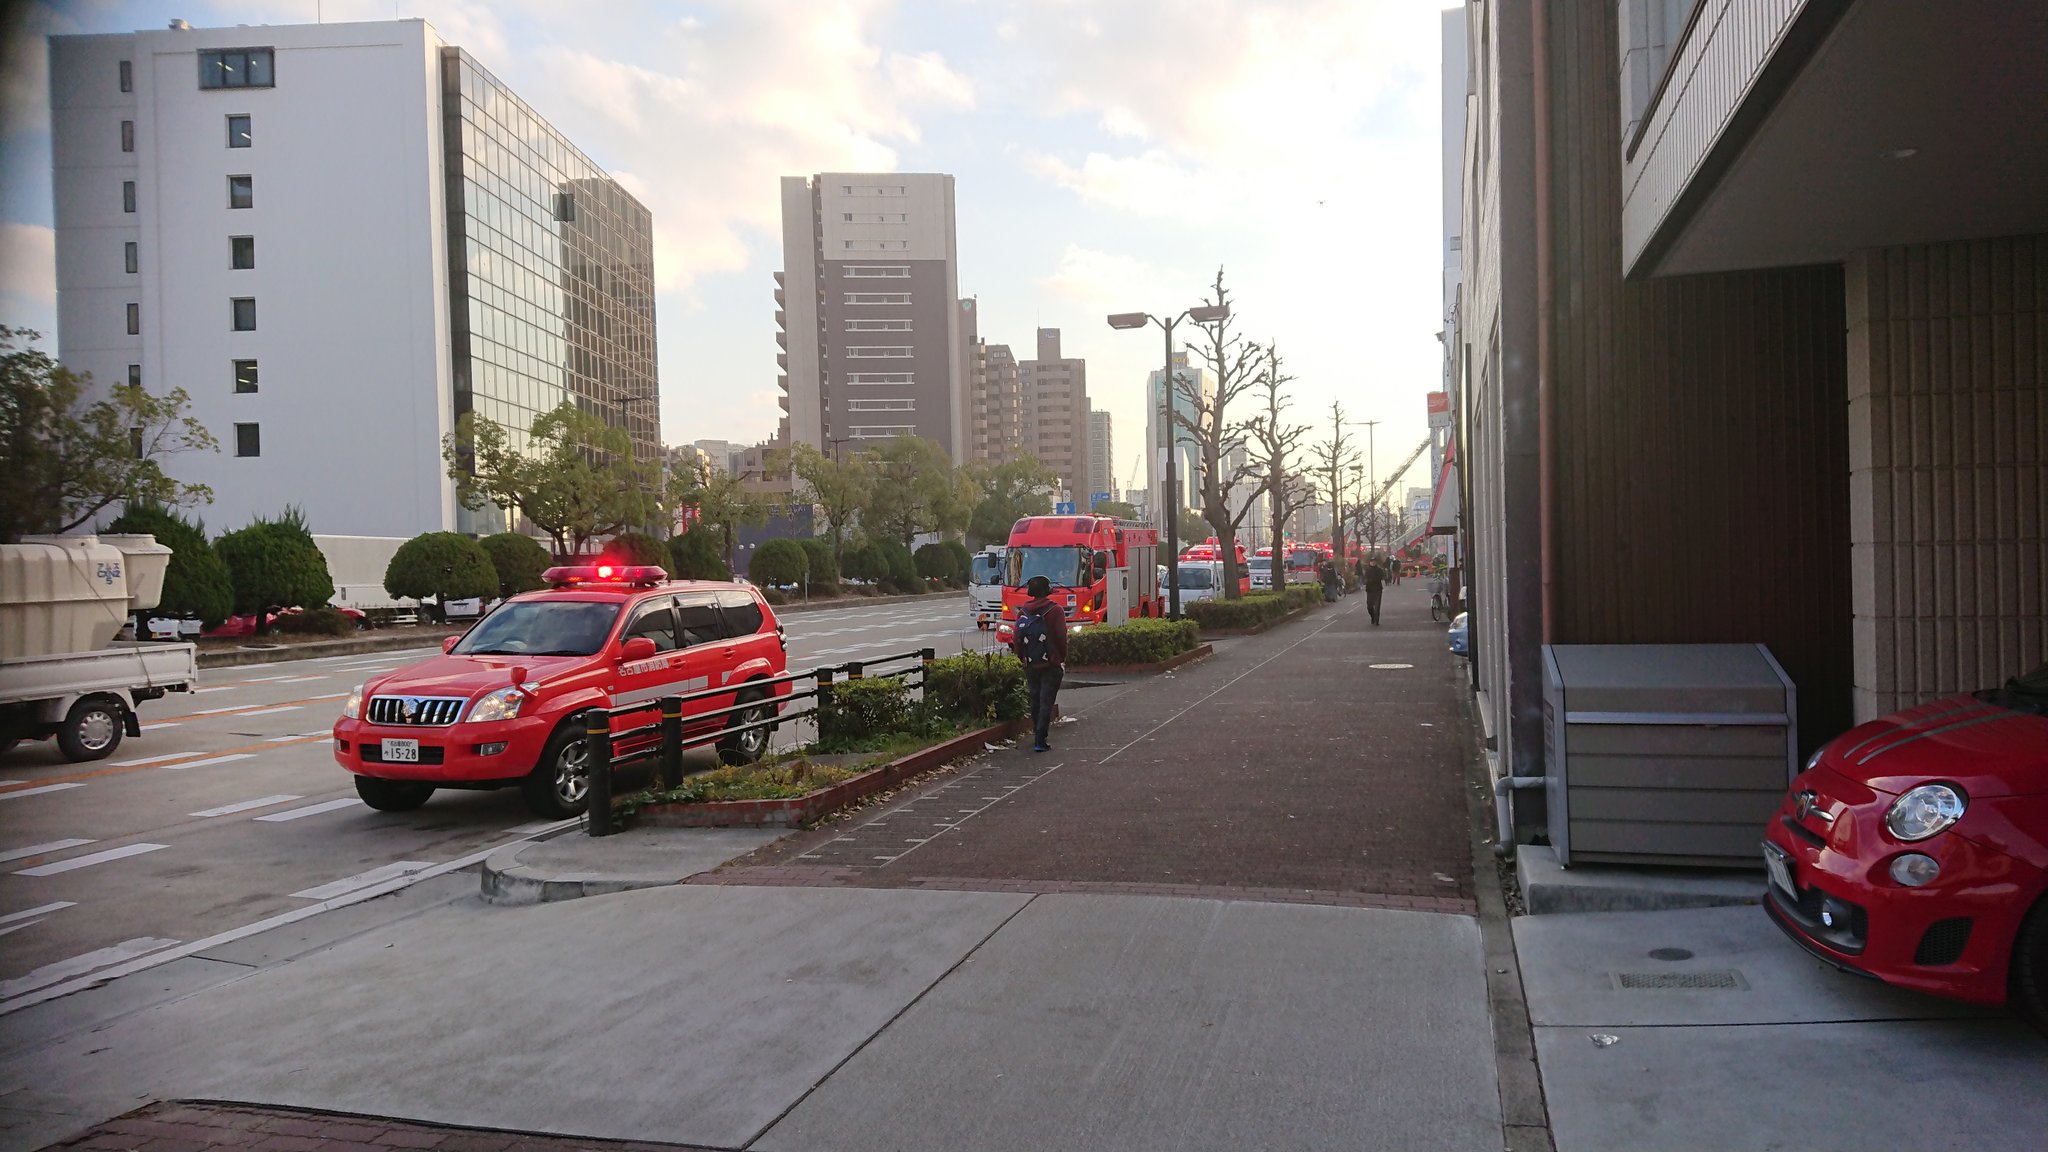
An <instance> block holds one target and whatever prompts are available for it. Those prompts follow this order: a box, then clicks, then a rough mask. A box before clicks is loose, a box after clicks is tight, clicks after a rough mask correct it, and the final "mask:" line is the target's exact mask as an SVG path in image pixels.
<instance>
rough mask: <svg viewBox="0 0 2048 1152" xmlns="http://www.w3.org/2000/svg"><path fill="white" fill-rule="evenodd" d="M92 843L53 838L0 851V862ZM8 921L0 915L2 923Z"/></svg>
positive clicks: (44, 854) (89, 841)
mask: <svg viewBox="0 0 2048 1152" xmlns="http://www.w3.org/2000/svg"><path fill="white" fill-rule="evenodd" d="M90 843H92V841H91V840H52V841H50V842H49V843H48V844H31V845H29V846H28V847H26V848H12V849H9V850H8V851H5V852H0V864H5V863H7V862H8V861H9V860H25V859H27V858H28V857H30V856H47V855H49V854H50V853H52V852H62V851H63V850H65V849H66V848H82V847H84V846H85V845H87V844H90ZM6 922H7V921H6V919H5V918H4V917H0V924H4V923H6Z"/></svg>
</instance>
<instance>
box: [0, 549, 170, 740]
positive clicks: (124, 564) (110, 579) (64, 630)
mask: <svg viewBox="0 0 2048 1152" xmlns="http://www.w3.org/2000/svg"><path fill="white" fill-rule="evenodd" d="M170 560H171V550H170V549H168V548H165V547H164V546H162V545H160V544H158V543H157V542H156V540H155V538H154V537H150V536H99V537H94V536H32V537H28V538H26V539H25V540H23V542H22V543H20V544H6V545H0V753H4V752H6V751H7V750H9V749H11V748H13V747H14V746H15V745H16V744H18V743H20V742H21V741H23V740H47V739H49V738H51V737H53V736H54V737H56V739H57V746H58V747H59V748H60V749H62V750H63V753H64V755H65V757H66V758H67V759H70V760H73V761H81V760H100V759H104V758H105V757H107V756H110V755H112V754H113V751H114V749H116V748H118V747H120V745H121V738H122V737H123V736H139V735H141V732H142V726H141V721H139V720H138V719H137V718H136V709H137V708H138V707H140V706H141V704H142V703H143V702H144V701H147V700H154V699H156V698H158V697H160V696H163V695H164V694H165V693H167V692H189V691H191V690H192V688H193V687H194V686H195V685H196V684H197V683H198V680H199V652H198V649H197V648H195V647H194V646H193V645H191V644H152V643H123V644H115V643H113V639H114V637H115V636H116V635H117V634H118V633H119V632H120V629H121V626H122V625H123V624H125V623H126V622H127V619H128V614H129V613H130V612H131V611H135V610H139V609H148V608H153V607H155V606H156V603H157V601H158V600H159V599H161V598H162V595H163V585H164V572H165V570H166V569H167V568H168V567H169V565H170Z"/></svg>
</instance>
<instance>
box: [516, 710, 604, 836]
mask: <svg viewBox="0 0 2048 1152" xmlns="http://www.w3.org/2000/svg"><path fill="white" fill-rule="evenodd" d="M583 729H584V720H583V717H581V716H571V717H570V718H569V719H568V720H567V721H566V722H564V723H563V725H562V726H561V727H560V728H559V729H557V730H556V731H555V734H554V735H553V736H552V737H550V738H549V740H548V746H547V748H546V749H544V750H543V751H542V752H541V754H540V763H539V764H538V765H536V766H535V767H534V769H533V771H532V772H531V773H529V774H528V775H527V777H526V779H525V780H524V781H522V782H521V783H520V785H519V792H520V794H521V795H522V796H524V797H526V807H527V808H528V809H529V810H531V811H532V812H533V814H534V815H535V816H542V817H546V818H547V819H549V820H567V819H568V818H569V817H571V816H581V815H582V814H583V810H584V809H585V808H587V807H589V805H590V741H589V739H588V738H587V737H586V736H585V735H584V732H583Z"/></svg>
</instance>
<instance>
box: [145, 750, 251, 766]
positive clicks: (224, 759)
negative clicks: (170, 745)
mask: <svg viewBox="0 0 2048 1152" xmlns="http://www.w3.org/2000/svg"><path fill="white" fill-rule="evenodd" d="M255 758H256V754H255V753H254V752H236V753H233V754H231V755H227V756H209V757H207V758H206V759H204V760H187V761H185V762H184V763H182V764H166V765H164V767H166V768H204V767H206V766H208V765H210V764H231V763H233V762H234V761H236V760H254V759H255Z"/></svg>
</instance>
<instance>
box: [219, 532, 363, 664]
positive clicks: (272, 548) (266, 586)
mask: <svg viewBox="0 0 2048 1152" xmlns="http://www.w3.org/2000/svg"><path fill="white" fill-rule="evenodd" d="M213 550H214V552H215V554H216V555H218V556H219V557H220V560H221V563H222V564H224V565H226V566H227V570H228V575H229V576H230V577H231V578H232V579H233V581H234V588H235V611H236V612H238V613H244V614H254V615H255V617H256V632H257V634H258V635H266V634H268V633H269V631H270V622H269V616H270V613H271V612H272V611H274V610H276V609H279V608H317V607H319V606H321V605H323V604H325V603H327V602H328V601H329V600H331V599H333V598H334V580H333V578H332V577H331V576H329V575H328V572H327V557H325V556H323V555H321V553H320V549H318V548H316V547H314V545H313V537H312V534H311V533H310V532H309V531H308V530H307V527H306V523H305V518H304V517H303V516H302V515H300V514H299V513H298V510H297V509H293V508H287V509H286V510H285V515H283V516H281V517H279V518H278V519H275V520H266V519H261V518H259V519H257V520H256V521H255V522H254V523H252V524H250V525H249V526H248V527H247V528H240V529H237V530H235V531H233V532H229V533H227V534H226V535H224V536H222V537H221V538H220V539H218V540H216V541H214V542H213Z"/></svg>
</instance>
